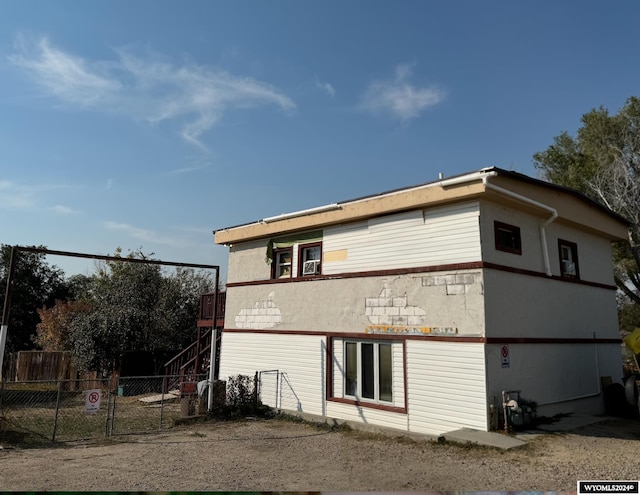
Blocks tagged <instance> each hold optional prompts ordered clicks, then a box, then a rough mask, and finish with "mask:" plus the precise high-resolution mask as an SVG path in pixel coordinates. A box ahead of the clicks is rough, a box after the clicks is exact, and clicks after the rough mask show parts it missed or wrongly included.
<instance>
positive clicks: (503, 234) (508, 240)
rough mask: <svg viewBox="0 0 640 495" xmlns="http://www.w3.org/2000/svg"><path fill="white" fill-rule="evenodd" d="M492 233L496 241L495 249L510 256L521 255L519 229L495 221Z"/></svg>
mask: <svg viewBox="0 0 640 495" xmlns="http://www.w3.org/2000/svg"><path fill="white" fill-rule="evenodd" d="M493 232H494V235H495V239H496V249H497V250H498V251H506V252H507V253H512V254H522V242H521V241H520V227H516V226H515V225H509V224H507V223H502V222H498V221H495V222H493Z"/></svg>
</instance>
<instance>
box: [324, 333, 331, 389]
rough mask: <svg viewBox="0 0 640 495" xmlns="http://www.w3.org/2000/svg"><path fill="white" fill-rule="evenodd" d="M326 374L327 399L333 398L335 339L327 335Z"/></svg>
mask: <svg viewBox="0 0 640 495" xmlns="http://www.w3.org/2000/svg"><path fill="white" fill-rule="evenodd" d="M326 349H327V354H326V360H327V361H326V373H325V376H326V377H327V383H325V388H326V392H325V399H326V400H329V397H333V338H331V337H329V336H328V335H327V347H326Z"/></svg>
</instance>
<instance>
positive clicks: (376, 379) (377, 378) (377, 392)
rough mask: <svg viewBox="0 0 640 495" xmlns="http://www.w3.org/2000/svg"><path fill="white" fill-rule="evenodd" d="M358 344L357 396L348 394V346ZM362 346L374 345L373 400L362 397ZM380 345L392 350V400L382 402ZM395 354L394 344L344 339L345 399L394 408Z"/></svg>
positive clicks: (343, 380) (343, 382)
mask: <svg viewBox="0 0 640 495" xmlns="http://www.w3.org/2000/svg"><path fill="white" fill-rule="evenodd" d="M350 343H351V344H357V346H356V350H357V351H356V355H357V360H358V363H357V364H358V365H357V371H358V375H357V376H358V378H357V384H358V386H357V390H356V394H355V395H350V394H348V393H347V344H350ZM362 344H373V384H374V393H373V398H369V397H362V366H361V363H362ZM380 345H388V346H389V347H390V350H391V369H390V372H391V399H390V400H382V399H380V398H379V397H380V371H379V370H380V363H379V361H380V349H379V347H380ZM393 355H394V352H393V343H392V342H380V341H376V340H358V339H344V340H343V342H342V356H343V363H342V364H343V369H344V376H343V379H342V394H343V397H344V398H345V399H352V400H355V401H358V402H368V403H373V404H381V405H385V406H393V405H394V399H395V394H394V383H393V381H394V377H393V371H394V357H393Z"/></svg>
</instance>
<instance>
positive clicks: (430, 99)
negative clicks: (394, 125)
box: [359, 65, 445, 122]
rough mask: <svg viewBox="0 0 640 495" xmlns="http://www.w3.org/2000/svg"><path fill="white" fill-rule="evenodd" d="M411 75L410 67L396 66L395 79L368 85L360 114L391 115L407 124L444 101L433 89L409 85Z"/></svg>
mask: <svg viewBox="0 0 640 495" xmlns="http://www.w3.org/2000/svg"><path fill="white" fill-rule="evenodd" d="M411 75H412V66H411V65H399V66H398V67H396V74H395V78H394V79H392V80H385V81H373V82H372V83H370V84H369V87H368V88H367V90H366V92H365V93H364V95H363V97H362V99H361V101H360V105H359V108H360V110H363V111H366V112H371V113H382V114H387V115H391V116H392V117H394V118H397V119H399V120H401V121H403V122H406V121H408V120H410V119H414V118H416V117H419V116H420V114H421V113H422V112H423V111H424V110H426V109H428V108H430V107H432V106H434V105H437V104H438V103H440V102H441V101H442V100H443V99H444V98H445V92H444V91H443V90H441V89H439V88H437V87H435V86H414V85H413V84H411V83H410V82H409V79H410V78H411Z"/></svg>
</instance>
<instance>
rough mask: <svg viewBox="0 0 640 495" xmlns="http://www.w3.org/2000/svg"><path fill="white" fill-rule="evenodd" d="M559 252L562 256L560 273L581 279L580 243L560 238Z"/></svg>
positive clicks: (563, 275)
mask: <svg viewBox="0 0 640 495" xmlns="http://www.w3.org/2000/svg"><path fill="white" fill-rule="evenodd" d="M558 254H559V257H560V275H561V276H562V277H567V278H575V279H579V278H580V268H579V266H578V245H577V244H576V243H575V242H569V241H565V240H563V239H558Z"/></svg>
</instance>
